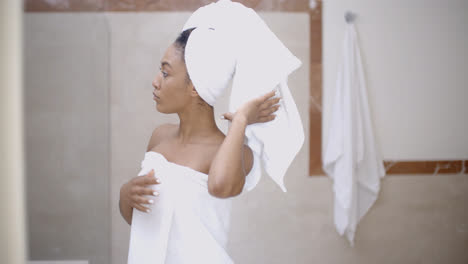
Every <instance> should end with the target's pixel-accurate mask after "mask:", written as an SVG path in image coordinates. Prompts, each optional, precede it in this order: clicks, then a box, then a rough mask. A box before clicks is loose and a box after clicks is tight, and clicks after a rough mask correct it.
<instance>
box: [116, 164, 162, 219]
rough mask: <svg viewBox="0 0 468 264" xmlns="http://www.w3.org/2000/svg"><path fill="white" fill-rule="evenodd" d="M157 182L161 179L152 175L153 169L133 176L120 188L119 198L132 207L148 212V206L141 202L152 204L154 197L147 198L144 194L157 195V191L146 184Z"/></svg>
mask: <svg viewBox="0 0 468 264" xmlns="http://www.w3.org/2000/svg"><path fill="white" fill-rule="evenodd" d="M159 183H161V181H160V180H159V179H156V178H155V177H154V170H151V171H150V172H149V173H148V174H146V175H144V176H137V177H134V178H132V179H131V180H130V181H128V182H127V183H125V184H124V185H123V186H122V187H121V188H120V200H121V202H124V203H126V204H127V205H129V206H131V207H133V208H136V209H138V210H140V211H142V212H146V213H148V212H149V208H147V207H145V206H143V204H152V203H154V199H148V198H146V197H144V195H153V196H158V195H159V193H157V192H154V191H153V190H152V189H151V188H149V187H146V186H147V185H153V184H159Z"/></svg>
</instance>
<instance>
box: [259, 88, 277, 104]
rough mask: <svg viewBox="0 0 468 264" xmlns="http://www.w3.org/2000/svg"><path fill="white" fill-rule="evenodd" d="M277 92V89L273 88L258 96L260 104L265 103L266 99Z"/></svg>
mask: <svg viewBox="0 0 468 264" xmlns="http://www.w3.org/2000/svg"><path fill="white" fill-rule="evenodd" d="M275 94H276V89H274V90H272V91H270V92H268V93H266V94H264V95H262V96H260V97H258V98H257V103H258V104H263V103H264V102H265V101H266V100H268V98H270V97H273V96H274V95H275Z"/></svg>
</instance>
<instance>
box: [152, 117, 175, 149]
mask: <svg viewBox="0 0 468 264" xmlns="http://www.w3.org/2000/svg"><path fill="white" fill-rule="evenodd" d="M177 127H178V125H177V124H171V123H166V124H162V125H159V126H157V127H156V128H155V129H154V130H153V133H152V134H151V138H150V140H149V142H148V147H147V150H146V151H150V150H152V149H153V148H154V147H155V146H156V145H158V144H159V143H160V142H161V141H162V140H164V139H165V138H166V137H167V136H168V135H170V133H171V132H173V131H174V129H175V128H177Z"/></svg>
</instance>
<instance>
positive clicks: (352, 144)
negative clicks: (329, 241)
mask: <svg viewBox="0 0 468 264" xmlns="http://www.w3.org/2000/svg"><path fill="white" fill-rule="evenodd" d="M342 56H343V57H342V62H341V64H340V67H339V72H338V78H337V81H336V91H335V97H334V101H333V106H332V115H331V120H330V126H329V129H328V140H327V142H326V147H325V149H324V151H323V153H322V154H323V159H322V160H323V169H324V171H325V172H326V173H327V174H328V176H329V177H330V178H331V179H332V180H333V191H334V194H335V202H334V222H335V226H336V229H337V231H338V233H339V234H340V235H344V234H345V235H346V237H347V239H348V240H349V242H350V243H351V246H353V245H354V234H355V232H356V226H357V224H358V222H359V221H360V220H361V218H362V217H363V216H364V215H365V214H366V212H367V211H368V210H369V208H370V207H371V206H372V204H373V203H374V202H375V200H376V199H377V195H378V193H379V190H380V178H383V177H384V176H385V168H384V166H383V160H382V158H381V155H380V153H379V151H378V147H377V145H376V144H375V139H374V134H373V132H372V123H371V119H370V111H369V106H368V100H367V92H366V84H365V80H364V72H363V67H362V62H361V55H360V53H359V46H358V42H357V35H356V30H355V28H354V24H352V23H348V24H346V29H345V38H344V42H343V54H342Z"/></svg>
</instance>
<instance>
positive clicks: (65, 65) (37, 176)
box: [24, 13, 111, 264]
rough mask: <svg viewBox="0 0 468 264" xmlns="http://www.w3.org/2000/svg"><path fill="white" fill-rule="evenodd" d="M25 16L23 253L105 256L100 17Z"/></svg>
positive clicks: (105, 131)
mask: <svg viewBox="0 0 468 264" xmlns="http://www.w3.org/2000/svg"><path fill="white" fill-rule="evenodd" d="M24 22H25V23H24V30H25V33H24V35H25V42H24V43H25V45H24V60H25V63H24V65H25V67H24V85H25V91H24V102H25V130H26V134H25V136H26V139H25V140H26V141H25V143H26V148H25V151H26V165H27V166H26V175H27V177H26V189H27V193H26V196H27V209H28V211H27V220H28V229H29V230H28V236H29V258H30V259H32V260H73V259H83V260H89V261H90V263H92V264H97V263H110V222H111V218H110V208H109V202H110V201H109V198H110V197H109V191H110V174H109V159H110V154H111V153H110V140H109V133H110V131H109V123H110V120H109V95H108V92H109V61H108V60H109V52H108V48H109V44H110V43H109V35H108V28H107V22H106V21H105V17H104V16H103V15H102V14H90V13H86V14H85V13H82V14H78V15H76V14H45V13H39V14H32V13H28V14H26V15H25V21H24Z"/></svg>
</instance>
